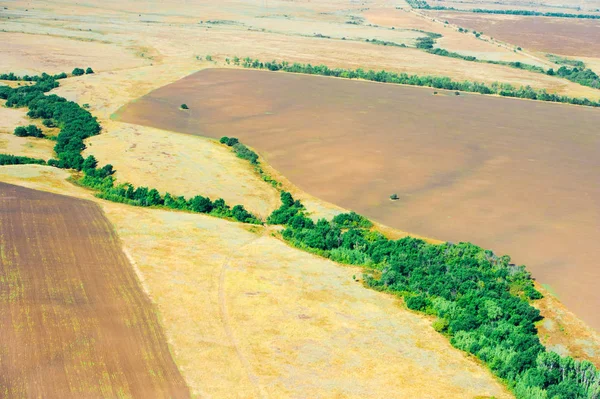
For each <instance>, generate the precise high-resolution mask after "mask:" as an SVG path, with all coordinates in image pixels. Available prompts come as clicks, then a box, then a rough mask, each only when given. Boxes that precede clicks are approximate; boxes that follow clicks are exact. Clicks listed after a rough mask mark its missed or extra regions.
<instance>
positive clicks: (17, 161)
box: [0, 154, 46, 165]
mask: <svg viewBox="0 0 600 399" xmlns="http://www.w3.org/2000/svg"><path fill="white" fill-rule="evenodd" d="M27 164H37V165H46V161H44V160H43V159H37V158H29V157H19V156H15V155H8V154H0V165H27Z"/></svg>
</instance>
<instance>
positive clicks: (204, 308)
mask: <svg viewBox="0 0 600 399" xmlns="http://www.w3.org/2000/svg"><path fill="white" fill-rule="evenodd" d="M105 208H106V212H107V214H108V215H109V218H110V219H111V220H112V221H113V223H114V224H115V226H116V228H117V231H118V233H119V235H120V237H121V238H122V240H123V243H124V245H125V247H126V248H127V250H128V252H129V253H130V255H131V257H132V259H134V260H135V262H136V265H137V268H138V269H139V271H140V273H141V275H142V276H143V281H144V285H145V287H146V288H147V289H148V292H149V293H150V295H151V296H152V297H153V298H154V299H155V300H156V303H157V305H158V308H159V310H160V312H161V319H162V321H163V323H164V325H165V326H166V329H167V334H168V336H169V340H170V344H171V345H172V348H173V353H174V356H175V359H176V361H177V363H178V364H179V365H180V368H181V370H182V373H183V374H184V376H185V378H186V380H187V381H188V383H189V385H190V386H191V388H192V390H193V393H194V394H197V395H200V396H205V395H208V394H211V395H213V396H214V397H239V396H244V397H256V396H260V395H261V394H262V395H268V396H271V397H306V396H307V395H309V396H316V397H348V398H350V397H357V398H359V397H365V396H373V397H385V396H390V395H393V396H394V397H400V398H413V397H440V396H450V397H476V396H492V395H493V396H495V397H498V398H500V397H510V395H508V393H507V392H506V391H505V390H504V388H503V387H502V386H501V385H500V384H499V383H498V382H496V381H495V380H494V379H493V378H492V377H491V375H490V374H489V373H488V372H487V371H485V370H484V369H483V368H482V367H481V366H479V365H478V364H477V363H476V362H474V361H472V360H471V359H469V358H467V357H466V356H465V355H464V354H462V353H460V352H459V351H457V350H455V349H453V348H452V347H451V346H450V345H449V343H448V341H447V340H446V339H445V338H444V337H442V336H440V335H439V334H437V333H436V332H435V331H434V330H433V329H432V328H431V327H430V322H429V321H428V320H426V319H424V318H421V317H419V316H417V315H415V314H413V313H411V312H408V311H406V310H403V309H401V308H399V307H398V305H397V302H396V300H395V299H394V298H393V297H390V296H388V295H385V294H381V293H377V292H375V291H371V290H368V289H365V288H363V287H362V285H361V284H360V283H357V282H355V281H353V279H352V275H353V274H358V275H360V271H358V270H356V269H353V268H345V267H340V266H338V265H336V264H334V263H332V262H328V261H326V260H323V259H320V258H316V257H313V256H311V255H309V254H306V253H303V252H300V251H298V250H295V249H292V248H290V247H288V246H287V245H285V244H283V243H282V242H280V241H279V240H277V239H275V238H273V237H270V236H269V235H268V233H269V231H268V230H266V231H264V230H263V229H262V228H257V227H254V228H250V229H252V230H254V232H252V231H248V227H246V226H243V225H240V224H235V223H230V222H226V221H222V220H218V219H214V218H210V217H206V216H203V215H191V214H183V213H173V212H167V211H153V210H148V209H141V208H131V207H129V208H128V207H123V206H120V205H112V204H107V205H106V206H105ZM432 375H435V376H436V378H435V379H432V378H431V376H432Z"/></svg>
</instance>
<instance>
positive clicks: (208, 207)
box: [79, 155, 262, 224]
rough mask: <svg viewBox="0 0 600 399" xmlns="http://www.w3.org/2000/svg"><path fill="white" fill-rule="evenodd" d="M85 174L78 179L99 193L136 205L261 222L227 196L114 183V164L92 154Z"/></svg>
mask: <svg viewBox="0 0 600 399" xmlns="http://www.w3.org/2000/svg"><path fill="white" fill-rule="evenodd" d="M83 172H84V177H83V178H81V179H80V180H79V183H80V184H81V185H83V186H85V187H89V188H92V189H94V190H98V191H99V193H98V194H97V196H98V197H100V198H103V199H106V200H109V201H113V202H120V203H125V204H129V205H135V206H146V207H149V206H153V207H164V208H168V209H176V210H181V211H188V212H195V213H206V214H210V215H212V216H217V217H221V218H228V219H233V220H237V221H239V222H243V223H252V224H261V223H262V222H261V221H260V219H258V218H257V217H256V216H254V215H252V214H251V213H250V212H248V211H247V210H246V209H245V208H244V207H243V206H242V205H235V206H234V207H233V208H231V207H230V206H229V205H227V204H226V203H225V200H223V199H222V198H219V199H217V200H215V201H211V199H210V198H208V197H203V196H201V195H196V196H194V197H192V198H190V199H186V198H185V197H183V196H174V195H172V194H170V193H165V195H161V194H160V192H159V191H158V190H157V189H155V188H148V187H135V186H134V185H133V184H130V183H122V184H115V179H114V177H113V174H114V172H115V171H114V170H113V167H112V165H106V166H104V167H102V168H98V166H97V161H96V159H95V158H94V157H93V156H92V155H90V156H89V157H87V158H86V159H85V161H84V163H83Z"/></svg>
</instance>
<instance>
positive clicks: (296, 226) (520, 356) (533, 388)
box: [267, 192, 600, 399]
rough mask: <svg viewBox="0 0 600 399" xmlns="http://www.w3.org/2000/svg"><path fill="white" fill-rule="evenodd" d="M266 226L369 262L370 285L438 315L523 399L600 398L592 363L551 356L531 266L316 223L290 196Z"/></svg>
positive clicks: (335, 222)
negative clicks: (540, 332)
mask: <svg viewBox="0 0 600 399" xmlns="http://www.w3.org/2000/svg"><path fill="white" fill-rule="evenodd" d="M281 203H282V204H281V207H280V208H279V209H277V210H275V211H274V212H273V213H272V214H271V215H270V216H269V218H268V219H267V223H270V224H281V225H284V226H285V230H283V232H282V236H283V238H284V239H285V240H287V241H289V242H290V243H291V244H293V245H294V246H296V247H298V248H301V249H305V250H308V251H310V252H313V253H316V254H319V255H321V256H324V257H327V258H329V259H331V260H334V261H337V262H343V263H349V264H355V265H362V266H366V267H368V268H370V269H371V270H374V271H376V272H372V273H367V274H366V275H365V282H366V284H367V285H368V286H370V287H372V288H374V289H376V290H380V291H385V292H390V293H393V294H396V295H399V296H401V297H403V298H404V301H405V304H406V306H407V307H408V308H409V309H412V310H415V311H419V312H424V313H426V314H429V315H432V316H435V317H436V320H435V321H434V322H433V327H434V328H435V329H436V330H437V331H439V332H440V333H442V334H444V335H446V336H447V337H448V338H449V339H450V342H451V343H452V345H453V346H455V347H456V348H458V349H461V350H463V351H465V352H468V353H471V354H473V355H475V356H477V357H478V358H479V359H481V360H482V361H483V362H484V363H485V364H486V365H487V366H488V367H489V368H490V370H491V371H492V372H494V373H495V374H496V375H497V376H498V377H500V378H502V379H503V380H505V381H506V382H507V383H508V386H509V387H510V388H511V389H512V390H513V392H514V393H515V395H516V396H517V398H522V399H576V398H587V399H592V398H593V399H598V398H599V397H600V372H598V370H597V369H596V368H595V366H594V365H593V364H592V363H591V362H589V361H577V360H574V359H573V358H571V357H561V356H559V355H557V354H556V353H554V352H548V351H547V350H546V348H545V347H544V346H543V345H542V344H541V343H540V341H539V338H538V336H537V329H536V326H535V323H536V322H537V321H539V320H540V319H541V316H540V312H539V310H538V309H536V308H534V307H533V306H531V304H530V301H531V300H535V299H539V298H541V294H540V293H539V292H538V291H537V290H536V289H535V288H534V285H533V280H532V278H531V275H530V274H529V272H527V270H526V269H525V267H524V266H516V265H514V264H512V263H511V259H510V257H509V256H501V257H499V256H497V255H495V254H494V253H493V252H492V251H489V250H484V249H482V248H480V247H478V246H476V245H473V244H471V243H458V244H453V243H444V244H429V243H427V242H425V241H423V240H420V239H416V238H412V237H405V238H402V239H399V240H390V239H387V238H386V237H384V236H383V235H382V234H380V233H378V232H376V231H372V230H371V229H369V227H370V226H371V223H370V222H369V221H368V220H367V219H365V218H364V217H362V216H360V215H357V214H355V213H349V214H341V215H337V216H336V217H334V218H333V219H332V220H331V221H328V220H325V219H320V220H318V221H317V222H316V223H315V222H314V221H313V220H312V219H310V218H308V217H307V216H306V211H305V208H304V206H303V205H302V204H301V203H300V201H297V200H295V199H294V198H293V197H292V195H291V194H290V193H288V192H282V193H281Z"/></svg>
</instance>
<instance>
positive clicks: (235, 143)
mask: <svg viewBox="0 0 600 399" xmlns="http://www.w3.org/2000/svg"><path fill="white" fill-rule="evenodd" d="M219 142H221V144H225V145H228V146H229V147H231V148H233V152H235V155H237V156H238V158H242V159H245V160H247V161H250V163H252V164H253V165H258V154H257V153H255V152H254V151H252V150H251V149H250V148H248V147H246V146H245V145H244V144H242V143H240V141H239V140H238V139H236V138H235V137H221V139H220V140H219Z"/></svg>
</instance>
